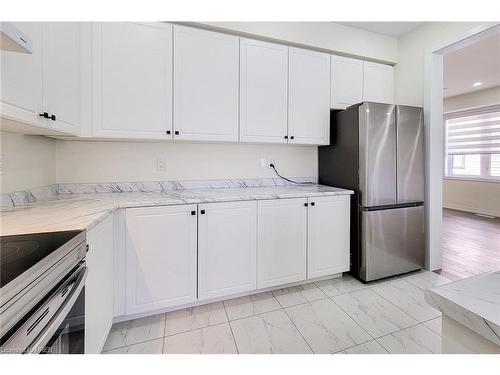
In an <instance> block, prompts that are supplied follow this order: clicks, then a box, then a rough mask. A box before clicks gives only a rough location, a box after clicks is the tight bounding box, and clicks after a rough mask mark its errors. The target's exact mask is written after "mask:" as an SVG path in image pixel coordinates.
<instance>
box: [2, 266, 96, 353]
mask: <svg viewBox="0 0 500 375" xmlns="http://www.w3.org/2000/svg"><path fill="white" fill-rule="evenodd" d="M86 277H87V267H85V264H82V265H81V266H80V267H79V268H78V269H77V270H75V271H74V272H73V273H72V274H71V275H70V276H69V277H67V279H66V281H65V282H64V283H63V284H62V285H61V286H60V287H59V288H57V290H56V291H55V292H54V293H52V294H51V296H50V297H49V298H48V299H47V300H46V301H45V303H43V304H42V306H41V307H40V308H39V309H37V311H36V312H35V313H33V314H32V315H31V316H30V318H29V319H28V320H27V321H26V322H25V323H24V324H23V325H22V326H21V327H20V328H19V329H18V330H17V331H16V332H15V333H14V334H13V335H12V336H11V337H10V338H9V339H8V340H7V342H5V344H4V345H2V347H1V348H0V349H1V352H2V353H40V352H41V351H42V350H43V349H44V348H45V346H46V345H47V343H48V342H49V340H50V339H51V338H52V336H53V335H54V333H55V332H56V331H57V329H58V328H59V327H60V325H61V324H62V322H63V321H64V319H65V318H66V316H67V315H68V313H69V312H70V310H71V308H72V307H73V305H74V304H75V302H76V300H77V298H78V296H79V295H80V292H81V291H82V289H83V287H84V286H85V279H86Z"/></svg>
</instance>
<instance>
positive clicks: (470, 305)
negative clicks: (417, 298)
mask: <svg viewBox="0 0 500 375" xmlns="http://www.w3.org/2000/svg"><path fill="white" fill-rule="evenodd" d="M499 298H500V271H497V272H493V273H489V274H483V275H479V276H474V277H471V278H469V279H464V280H459V281H456V282H453V283H449V284H445V285H443V286H440V287H437V288H434V289H428V290H426V291H425V300H426V301H427V302H428V303H429V304H430V305H431V306H433V307H435V308H436V309H438V310H440V311H441V312H442V313H443V314H444V315H447V316H448V317H450V318H452V319H453V320H455V321H457V322H459V323H460V324H462V325H464V326H466V327H467V328H469V329H471V330H473V331H474V332H476V333H477V334H479V335H481V336H483V337H484V338H486V339H488V340H490V341H491V342H493V343H494V344H496V345H498V346H500V324H499V322H500V300H499Z"/></svg>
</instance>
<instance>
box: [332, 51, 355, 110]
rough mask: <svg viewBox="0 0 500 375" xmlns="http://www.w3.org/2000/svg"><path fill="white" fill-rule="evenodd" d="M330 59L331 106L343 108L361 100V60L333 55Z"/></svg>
mask: <svg viewBox="0 0 500 375" xmlns="http://www.w3.org/2000/svg"><path fill="white" fill-rule="evenodd" d="M331 60H332V69H331V73H332V82H331V85H330V88H331V95H330V96H331V108H335V109H345V108H347V107H349V106H350V105H352V104H356V103H360V102H362V101H363V61H361V60H356V59H350V58H347V57H340V56H334V55H332V57H331Z"/></svg>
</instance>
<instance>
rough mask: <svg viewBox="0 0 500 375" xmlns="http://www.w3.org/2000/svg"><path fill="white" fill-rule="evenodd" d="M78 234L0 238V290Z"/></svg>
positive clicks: (27, 235) (72, 232)
mask: <svg viewBox="0 0 500 375" xmlns="http://www.w3.org/2000/svg"><path fill="white" fill-rule="evenodd" d="M80 233H81V231H78V230H74V231H63V232H50V233H34V234H23V235H17V236H2V237H0V288H2V287H3V286H4V285H7V284H8V283H9V282H11V281H12V280H14V279H15V278H16V277H18V276H19V275H21V274H22V273H23V272H24V271H26V270H28V269H30V268H31V267H32V266H34V265H35V264H37V263H38V262H39V261H41V260H42V259H43V258H45V257H46V256H47V255H49V254H50V253H52V252H54V251H56V250H57V249H58V248H59V247H61V246H62V245H64V244H65V243H67V242H68V241H70V240H71V239H72V238H74V237H75V236H77V235H78V234H80Z"/></svg>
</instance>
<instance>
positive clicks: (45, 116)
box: [38, 112, 56, 121]
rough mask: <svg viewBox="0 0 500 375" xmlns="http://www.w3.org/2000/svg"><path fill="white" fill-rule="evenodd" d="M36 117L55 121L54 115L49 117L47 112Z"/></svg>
mask: <svg viewBox="0 0 500 375" xmlns="http://www.w3.org/2000/svg"><path fill="white" fill-rule="evenodd" d="M38 116H41V117H43V118H49V119H51V120H52V121H56V115H52V116H49V114H48V113H47V112H43V113H39V114H38Z"/></svg>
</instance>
